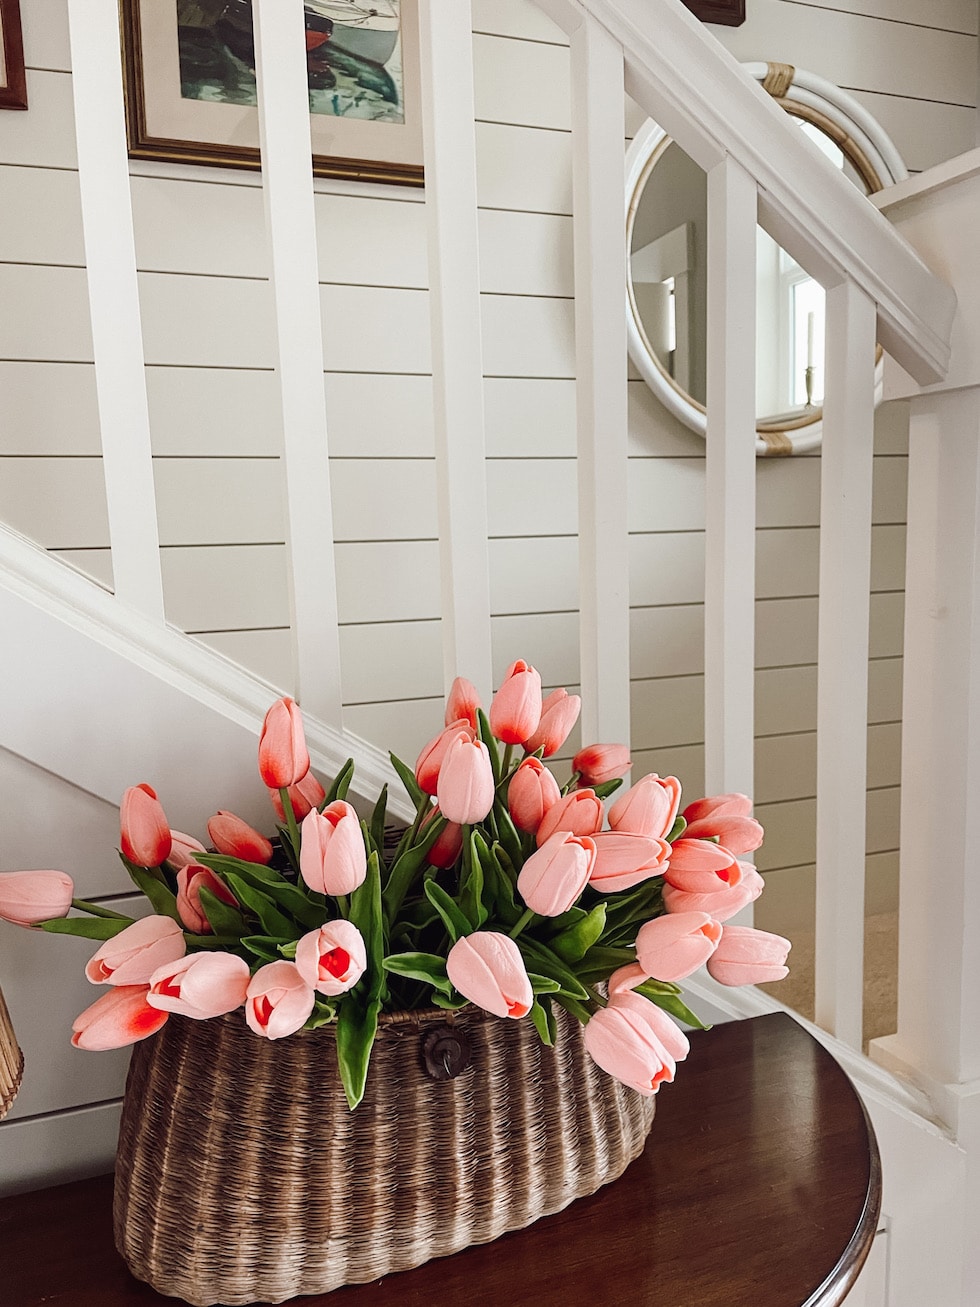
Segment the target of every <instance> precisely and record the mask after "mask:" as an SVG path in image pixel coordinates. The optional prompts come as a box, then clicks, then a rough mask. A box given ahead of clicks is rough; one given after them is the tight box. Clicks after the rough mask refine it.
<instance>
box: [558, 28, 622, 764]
mask: <svg viewBox="0 0 980 1307" xmlns="http://www.w3.org/2000/svg"><path fill="white" fill-rule="evenodd" d="M571 63H572V149H573V155H572V166H573V200H574V212H575V360H576V377H577V380H576V388H575V398H576V406H577V414H578V418H577V425H578V506H579V578H580V579H579V610H580V618H579V621H580V632H581V634H580V646H581V684H582V739H583V741H591V740H603V741H619V742H623V743H628V742H629V737H630V695H629V692H630V679H629V678H630V661H629V536H628V533H627V522H626V493H627V472H628V464H627V434H626V432H627V414H626V320H625V316H624V314H623V286H624V284H625V279H626V236H625V224H624V219H623V187H624V184H625V181H624V172H623V138H624V136H625V128H624V123H623V105H624V103H625V101H624V89H623V53H622V50H621V49H620V47H619V45H618V44H617V43H616V42H615V41H614V40H613V39H612V38H611V37H610V36H609V35H608V33H607V32H605V31H604V30H603V28H601V27H600V26H599V24H598V23H596V22H593V21H592V20H586V21H585V22H584V23H583V24H582V26H580V27H579V28H577V29H576V30H575V31H574V32H573V33H572V35H571Z"/></svg>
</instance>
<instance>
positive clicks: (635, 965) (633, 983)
mask: <svg viewBox="0 0 980 1307" xmlns="http://www.w3.org/2000/svg"><path fill="white" fill-rule="evenodd" d="M649 979H650V973H649V972H647V971H644V969H643V968H642V967H641V966H640V964H639V962H628V963H627V964H626V966H625V967H619V968H618V969H617V970H616V971H614V972H613V973H612V975H611V976H610V977H609V979H608V980H607V981H606V988H607V989H608V990H609V997H610V998H612V996H613V994H626V993H628V991H629V990H631V989H636V987H637V985H642V984H643V982H644V981H645V980H649Z"/></svg>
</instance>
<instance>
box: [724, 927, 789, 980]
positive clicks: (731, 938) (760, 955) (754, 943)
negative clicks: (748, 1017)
mask: <svg viewBox="0 0 980 1307" xmlns="http://www.w3.org/2000/svg"><path fill="white" fill-rule="evenodd" d="M791 948H792V945H791V944H790V942H789V940H788V939H783V937H782V935H770V934H769V932H768V931H767V930H753V929H752V928H751V927H750V926H725V927H724V929H723V930H722V932H721V940H720V941H719V944H718V947H717V948H716V949H715V951H714V953H713V954H712V956H711V957H710V958H709V959H708V974H709V975H710V976H712V977H713V978H714V979H715V980H717V981H718V983H719V984H720V985H761V984H762V983H763V982H765V981H770V980H782V979H783V977H784V976H788V975H789V967H787V966H786V965H785V964H786V955H787V953H789V951H790V949H791Z"/></svg>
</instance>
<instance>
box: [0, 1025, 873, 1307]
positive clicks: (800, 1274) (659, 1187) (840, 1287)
mask: <svg viewBox="0 0 980 1307" xmlns="http://www.w3.org/2000/svg"><path fill="white" fill-rule="evenodd" d="M880 1203H881V1172H880V1166H879V1161H878V1149H877V1145H876V1143H875V1139H874V1134H873V1132H872V1130H871V1126H870V1124H869V1122H868V1119H867V1115H866V1113H865V1111H864V1109H863V1107H862V1104H861V1101H860V1099H859V1098H858V1097H857V1094H856V1093H855V1091H854V1089H853V1087H852V1086H851V1083H850V1081H849V1080H848V1079H847V1077H846V1076H845V1074H844V1073H843V1071H842V1070H841V1069H840V1067H839V1066H838V1065H837V1063H836V1062H835V1061H834V1059H833V1058H832V1057H831V1056H830V1054H829V1053H827V1052H826V1050H825V1049H824V1048H823V1047H822V1046H821V1045H820V1044H819V1043H817V1041H816V1040H814V1039H813V1038H811V1036H810V1035H809V1034H808V1033H807V1032H806V1031H805V1030H804V1029H803V1028H802V1027H801V1026H799V1025H798V1024H797V1023H796V1022H794V1021H793V1020H792V1019H791V1018H790V1017H789V1016H787V1015H785V1014H783V1013H777V1014H773V1015H770V1016H763V1017H755V1018H753V1019H752V1020H749V1021H739V1022H732V1023H730V1024H726V1025H721V1026H716V1027H715V1028H714V1029H713V1030H711V1031H707V1032H702V1033H698V1034H696V1035H693V1036H692V1038H691V1054H690V1057H689V1058H688V1060H687V1062H685V1063H684V1064H683V1065H682V1066H681V1067H680V1068H679V1070H678V1076H677V1082H676V1083H675V1084H673V1085H668V1086H665V1087H664V1088H662V1089H661V1091H660V1094H659V1095H658V1100H657V1115H656V1119H655V1120H654V1123H653V1130H652V1132H651V1135H650V1139H649V1142H648V1144H647V1147H646V1149H645V1151H644V1153H643V1155H642V1156H641V1157H640V1158H638V1159H637V1161H635V1162H634V1163H633V1165H632V1166H630V1167H629V1169H628V1170H627V1171H626V1172H625V1174H624V1175H623V1176H622V1177H621V1178H620V1179H619V1180H617V1181H615V1182H614V1183H613V1184H610V1185H607V1186H606V1187H605V1188H604V1189H600V1190H599V1191H598V1193H595V1194H593V1195H592V1196H591V1197H588V1198H582V1199H579V1200H578V1201H577V1202H575V1203H573V1204H572V1205H571V1206H570V1207H567V1208H566V1209H565V1210H564V1211H563V1212H559V1213H558V1214H557V1215H556V1216H551V1217H546V1218H545V1219H544V1220H541V1221H538V1222H537V1223H536V1224H535V1225H532V1226H529V1227H528V1228H527V1229H525V1230H520V1231H517V1232H515V1233H513V1234H508V1235H504V1237H503V1238H502V1239H499V1240H497V1241H496V1242H495V1243H491V1244H484V1245H482V1246H480V1247H475V1248H469V1249H467V1250H466V1251H465V1252H462V1253H457V1254H456V1255H455V1256H453V1257H448V1258H444V1259H441V1260H438V1261H433V1262H429V1263H427V1264H426V1265H425V1266H420V1267H418V1268H417V1269H415V1270H413V1271H404V1272H402V1273H401V1274H398V1275H392V1276H388V1277H386V1278H385V1279H383V1280H380V1281H376V1282H373V1283H371V1284H364V1285H356V1286H348V1287H346V1288H343V1289H337V1290H335V1291H334V1292H333V1293H331V1294H324V1295H316V1296H312V1297H304V1298H302V1299H295V1300H294V1301H296V1302H297V1303H298V1304H303V1307H320V1305H321V1304H322V1307H327V1304H329V1307H369V1305H370V1307H396V1304H397V1307H432V1305H433V1304H434V1303H441V1304H465V1307H524V1305H525V1304H527V1305H528V1307H530V1305H531V1304H534V1307H558V1305H559V1304H561V1307H577V1304H582V1303H585V1304H588V1307H602V1305H603V1304H610V1307H611V1305H612V1304H618V1303H629V1304H631V1305H633V1304H636V1305H638V1307H645V1305H646V1304H650V1307H653V1305H654V1304H656V1307H836V1305H837V1304H838V1303H841V1302H842V1301H843V1300H844V1298H845V1296H846V1293H847V1291H848V1289H849V1288H850V1286H851V1285H852V1284H853V1282H854V1280H855V1278H856V1276H857V1274H858V1271H859V1270H860V1268H861V1265H862V1263H863V1261H864V1258H865V1257H866V1256H867V1253H868V1250H869V1249H870V1246H871V1241H872V1239H873V1238H874V1234H875V1229H876V1226H877V1220H878V1214H879V1208H880ZM111 1208H112V1178H111V1176H100V1177H98V1178H96V1179H94V1180H82V1181H79V1182H77V1183H75V1184H68V1185H60V1186H58V1187H56V1188H52V1189H44V1190H40V1191H39V1192H37V1193H32V1194H24V1195H21V1196H18V1197H13V1198H6V1199H3V1200H2V1201H0V1301H2V1302H3V1303H4V1307H42V1304H45V1305H46V1307H52V1305H57V1307H137V1305H141V1307H151V1305H152V1304H158V1305H160V1304H165V1303H170V1304H174V1303H175V1302H176V1301H177V1300H176V1299H174V1298H165V1297H162V1296H161V1295H160V1294H158V1293H156V1291H155V1290H153V1289H151V1288H149V1287H148V1286H146V1285H144V1284H140V1283H138V1282H137V1281H136V1280H134V1279H133V1278H132V1277H131V1276H130V1274H129V1272H128V1271H127V1269H126V1267H125V1265H124V1264H123V1262H122V1261H121V1259H120V1258H119V1256H118V1255H117V1253H116V1252H115V1249H114V1247H113V1243H112V1213H111Z"/></svg>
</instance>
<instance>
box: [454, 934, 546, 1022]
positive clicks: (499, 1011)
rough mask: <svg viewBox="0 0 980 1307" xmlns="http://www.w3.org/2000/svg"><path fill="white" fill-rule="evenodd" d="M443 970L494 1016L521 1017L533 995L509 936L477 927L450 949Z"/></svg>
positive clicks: (528, 1008) (460, 989) (528, 1006)
mask: <svg viewBox="0 0 980 1307" xmlns="http://www.w3.org/2000/svg"><path fill="white" fill-rule="evenodd" d="M446 971H447V973H448V975H449V979H450V981H451V982H452V983H453V985H455V987H456V988H457V989H458V990H459V992H460V993H461V994H462V995H463V997H464V998H468V999H469V1000H470V1002H471V1003H475V1004H476V1005H477V1007H481V1008H483V1010H484V1011H485V1012H492V1013H493V1015H494V1016H495V1017H524V1016H527V1014H528V1012H530V1010H531V1004H532V1003H533V1002H534V995H533V994H532V993H531V982H530V980H529V979H528V976H527V969H526V968H525V966H524V959H523V958H522V957H521V951H520V949H519V948H518V947H517V945H516V944H515V943H514V941H513V940H512V939H511V938H510V937H509V936H508V935H500V934H498V933H497V932H496V931H494V930H478V931H476V932H475V933H474V934H472V935H464V936H463V938H462V939H458V940H457V941H456V943H455V944H454V945H453V946H452V948H451V949H450V950H449V955H448V957H447V958H446Z"/></svg>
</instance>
